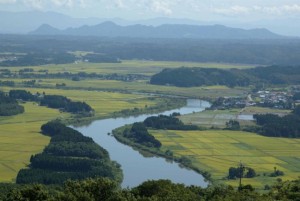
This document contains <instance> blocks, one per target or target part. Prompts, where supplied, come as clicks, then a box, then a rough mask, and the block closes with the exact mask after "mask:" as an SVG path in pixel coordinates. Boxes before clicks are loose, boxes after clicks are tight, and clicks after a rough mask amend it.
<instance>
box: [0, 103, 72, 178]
mask: <svg viewBox="0 0 300 201" xmlns="http://www.w3.org/2000/svg"><path fill="white" fill-rule="evenodd" d="M23 106H24V108H25V112H24V113H23V114H20V115H16V116H11V117H0V182H13V181H14V180H15V178H16V176H17V173H18V171H19V170H20V169H21V168H24V167H26V166H27V165H28V164H29V159H30V156H31V155H33V154H37V153H40V152H41V151H42V150H43V149H44V147H45V146H46V145H47V144H48V143H49V138H48V137H46V136H43V135H41V134H40V127H41V125H42V124H44V123H46V122H47V121H49V120H52V119H55V118H66V117H68V114H66V113H60V112H59V111H58V110H54V109H49V108H46V107H41V106H38V105H37V104H36V103H26V104H23Z"/></svg>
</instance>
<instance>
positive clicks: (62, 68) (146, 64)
mask: <svg viewBox="0 0 300 201" xmlns="http://www.w3.org/2000/svg"><path fill="white" fill-rule="evenodd" d="M182 66H184V67H205V68H222V69H229V68H253V67H255V66H254V65H243V64H241V65H237V64H222V63H200V62H172V61H143V60H123V61H122V63H78V64H75V63H74V64H63V65H45V66H36V67H30V68H33V69H34V70H35V71H36V72H37V73H38V71H40V70H45V69H47V70H48V71H49V73H61V72H71V73H79V72H85V73H100V74H112V73H118V74H143V75H153V74H155V73H158V72H160V71H161V70H162V69H164V68H179V67H182ZM24 68H28V67H10V68H9V69H10V70H12V71H19V70H20V69H24Z"/></svg>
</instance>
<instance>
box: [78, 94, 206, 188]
mask: <svg viewBox="0 0 300 201" xmlns="http://www.w3.org/2000/svg"><path fill="white" fill-rule="evenodd" d="M209 106H210V104H209V103H208V102H206V101H201V100H195V99H189V100H187V105H186V106H185V107H182V108H179V109H175V110H170V111H165V112H163V113H160V114H164V115H170V114H172V113H173V112H179V113H180V114H189V113H193V112H201V111H203V110H204V109H205V108H207V107H209ZM156 115H158V114H156ZM149 116H153V114H152V115H139V116H136V117H128V118H110V119H104V120H97V121H94V122H93V123H92V124H90V125H88V126H83V127H76V128H75V129H76V130H78V131H79V132H81V133H82V134H83V135H85V136H89V137H92V138H93V139H94V141H95V142H96V143H98V144H99V145H101V146H102V147H103V148H105V149H106V150H107V151H108V152H109V154H110V158H111V159H112V160H114V161H117V162H118V163H119V164H120V165H121V168H122V170H123V174H124V180H123V183H122V187H124V188H126V187H135V186H137V185H139V184H141V183H143V182H144V181H147V180H157V179H169V180H171V181H172V182H174V183H183V184H186V185H197V186H202V187H206V186H207V182H205V181H204V178H203V177H202V175H200V174H198V173H196V172H195V171H193V170H190V169H186V168H182V167H180V166H179V164H177V163H175V162H170V161H167V160H165V159H164V158H160V157H155V156H154V157H144V156H143V155H142V154H140V153H139V152H138V151H136V150H134V149H133V148H131V147H129V146H127V145H124V144H122V143H120V142H118V141H117V140H116V139H115V138H114V137H112V136H111V135H108V133H111V132H112V130H113V129H115V128H118V127H121V126H124V125H125V124H132V123H134V122H141V121H144V120H145V119H146V118H147V117H149Z"/></svg>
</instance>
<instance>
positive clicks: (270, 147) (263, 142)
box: [151, 130, 300, 189]
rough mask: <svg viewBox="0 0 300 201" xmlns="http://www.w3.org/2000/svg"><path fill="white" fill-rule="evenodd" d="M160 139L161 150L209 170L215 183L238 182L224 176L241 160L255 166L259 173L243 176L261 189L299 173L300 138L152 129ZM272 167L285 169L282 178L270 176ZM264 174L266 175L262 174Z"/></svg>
mask: <svg viewBox="0 0 300 201" xmlns="http://www.w3.org/2000/svg"><path fill="white" fill-rule="evenodd" d="M151 134H153V135H154V136H155V137H156V139H158V140H159V141H160V142H162V145H163V147H162V150H163V151H166V150H168V149H169V150H171V151H172V152H173V153H174V155H175V156H186V157H188V158H190V159H191V160H192V163H193V165H195V166H196V167H198V168H199V169H201V170H203V171H208V172H209V173H211V175H212V179H213V180H214V181H215V182H217V183H226V184H231V185H233V186H237V185H238V180H230V181H229V180H226V179H224V178H225V177H226V176H227V174H228V169H229V167H237V165H238V164H239V162H240V161H241V162H242V163H243V164H244V165H245V166H247V167H251V168H254V169H255V171H256V172H257V173H258V174H259V175H260V176H258V177H255V178H252V179H243V183H244V184H251V185H253V186H254V187H256V188H259V189H263V188H264V186H265V185H266V184H268V185H271V184H273V183H274V182H275V181H276V179H278V178H282V179H283V180H293V179H297V178H298V177H299V176H300V152H299V150H300V139H286V138H269V137H263V136H260V135H257V134H253V133H247V132H240V131H224V130H209V131H171V130H170V131H166V130H164V131H162V130H151ZM274 167H276V168H277V169H279V170H281V171H283V172H284V174H285V175H284V176H283V177H269V176H267V175H268V174H270V173H272V172H273V171H274ZM264 174H265V176H264Z"/></svg>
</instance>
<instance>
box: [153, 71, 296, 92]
mask: <svg viewBox="0 0 300 201" xmlns="http://www.w3.org/2000/svg"><path fill="white" fill-rule="evenodd" d="M150 83H151V84H156V85H171V86H177V87H197V86H210V85H225V86H229V87H234V86H249V85H251V84H253V85H255V84H257V83H265V84H299V83H300V67H299V66H268V67H257V68H253V69H242V70H239V69H229V70H222V69H215V68H184V67H182V68H177V69H164V70H163V71H161V72H160V73H158V74H156V75H154V76H152V78H151V80H150Z"/></svg>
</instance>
